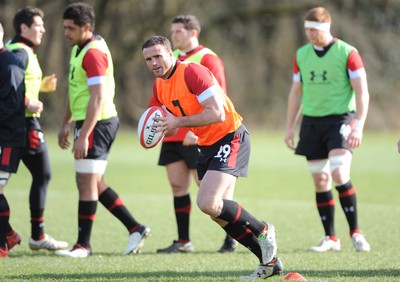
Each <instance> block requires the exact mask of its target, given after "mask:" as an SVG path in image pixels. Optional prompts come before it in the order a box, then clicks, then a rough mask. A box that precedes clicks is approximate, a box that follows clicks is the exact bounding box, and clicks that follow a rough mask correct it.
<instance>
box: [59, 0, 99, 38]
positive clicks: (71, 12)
mask: <svg viewBox="0 0 400 282" xmlns="http://www.w3.org/2000/svg"><path fill="white" fill-rule="evenodd" d="M63 19H64V20H73V21H74V23H75V24H76V25H78V26H80V27H82V26H84V25H85V24H87V23H89V24H90V27H91V28H90V30H91V31H92V32H93V31H94V27H95V24H96V17H95V14H94V10H93V7H92V6H90V5H88V4H86V3H81V2H77V3H72V4H69V5H68V6H67V8H65V11H64V14H63Z"/></svg>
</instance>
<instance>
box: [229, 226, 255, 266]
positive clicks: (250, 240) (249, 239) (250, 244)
mask: <svg viewBox="0 0 400 282" xmlns="http://www.w3.org/2000/svg"><path fill="white" fill-rule="evenodd" d="M224 230H225V231H226V233H227V234H229V235H230V236H231V237H232V238H233V239H235V240H236V241H238V242H239V243H240V244H242V245H243V246H245V247H246V248H247V249H249V250H250V251H251V252H252V253H253V254H255V255H256V256H257V257H258V259H259V260H260V263H262V254H261V248H260V244H259V243H258V240H257V237H256V236H255V235H254V234H253V233H252V232H251V230H250V229H248V228H246V227H244V226H243V225H239V224H237V223H234V224H231V223H228V224H227V225H226V226H225V227H224Z"/></svg>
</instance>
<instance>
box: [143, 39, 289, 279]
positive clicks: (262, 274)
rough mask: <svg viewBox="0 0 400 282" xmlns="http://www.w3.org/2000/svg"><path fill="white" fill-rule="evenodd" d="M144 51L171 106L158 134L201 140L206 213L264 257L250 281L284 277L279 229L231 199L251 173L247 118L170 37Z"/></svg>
mask: <svg viewBox="0 0 400 282" xmlns="http://www.w3.org/2000/svg"><path fill="white" fill-rule="evenodd" d="M142 52H143V56H144V58H145V61H146V63H147V66H148V68H149V69H150V70H151V71H152V72H153V74H154V75H155V77H156V79H155V81H154V85H153V96H154V98H153V99H154V100H155V101H157V102H158V105H160V106H161V105H163V106H164V107H165V108H166V115H167V116H166V117H161V118H155V120H159V121H160V122H159V123H157V124H156V125H155V126H156V127H157V131H158V132H160V131H163V132H166V133H167V136H168V135H171V134H174V133H176V131H177V129H178V128H182V127H185V128H189V129H190V130H191V131H193V133H194V134H195V135H196V136H197V137H198V145H199V149H200V156H199V160H198V164H197V172H198V177H199V179H200V180H201V183H200V188H199V192H198V195H197V205H198V206H199V208H200V210H201V211H203V212H204V213H205V214H207V215H209V216H210V217H211V219H213V220H214V221H215V222H217V223H218V224H219V225H220V226H221V227H222V228H223V229H224V230H225V231H226V232H227V233H228V234H229V235H230V236H232V237H233V238H235V239H236V240H237V241H239V242H240V243H241V244H243V245H244V246H245V247H246V248H248V249H249V250H250V251H252V252H253V253H254V254H255V255H256V256H257V258H258V259H259V263H260V264H259V265H258V266H257V269H256V271H255V272H254V273H253V274H252V275H250V276H247V277H245V279H255V278H267V277H269V276H272V275H274V274H278V273H281V272H282V263H281V262H280V260H279V259H278V258H277V257H276V252H277V244H276V241H275V228H274V226H273V225H272V224H271V223H265V222H262V221H259V220H258V219H256V218H255V217H254V216H253V215H251V214H250V213H249V212H248V211H247V210H245V209H244V208H243V207H242V206H240V205H239V204H238V203H237V202H235V201H233V200H231V199H228V198H227V197H226V196H227V195H232V194H233V191H234V188H235V184H236V179H237V178H238V177H240V176H246V175H247V169H248V162H249V157H250V136H249V133H248V132H247V130H246V128H245V127H244V125H243V124H242V117H241V116H240V115H239V114H238V113H237V112H236V111H235V108H234V106H233V103H232V102H231V100H230V99H229V98H228V96H227V95H226V93H225V92H224V90H223V89H222V88H221V86H220V85H219V84H218V82H217V80H216V79H215V77H214V76H213V75H212V73H211V71H210V70H209V69H208V68H206V67H204V66H202V65H199V64H196V63H192V62H188V61H177V60H176V59H175V57H174V55H173V53H172V49H171V44H170V42H169V40H168V39H167V38H165V37H163V36H152V37H151V38H149V39H148V40H147V41H146V42H145V43H144V44H143V45H142Z"/></svg>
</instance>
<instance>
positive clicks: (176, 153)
mask: <svg viewBox="0 0 400 282" xmlns="http://www.w3.org/2000/svg"><path fill="white" fill-rule="evenodd" d="M198 157H199V148H198V147H197V146H183V143H182V142H163V143H162V146H161V151H160V158H159V159H158V165H162V166H165V165H167V164H170V163H174V162H177V161H180V160H184V161H185V163H186V166H187V167H188V168H189V169H196V168H197V158H198Z"/></svg>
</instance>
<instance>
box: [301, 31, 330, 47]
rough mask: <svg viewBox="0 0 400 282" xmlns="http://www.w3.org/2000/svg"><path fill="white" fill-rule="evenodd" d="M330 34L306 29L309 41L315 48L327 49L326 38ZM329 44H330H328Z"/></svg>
mask: <svg viewBox="0 0 400 282" xmlns="http://www.w3.org/2000/svg"><path fill="white" fill-rule="evenodd" d="M328 35H329V33H328V32H326V31H322V30H319V29H316V28H306V36H307V38H308V41H309V42H310V43H311V44H312V45H315V46H318V47H325V46H326V45H327V41H326V38H327V37H328ZM328 43H329V42H328Z"/></svg>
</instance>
